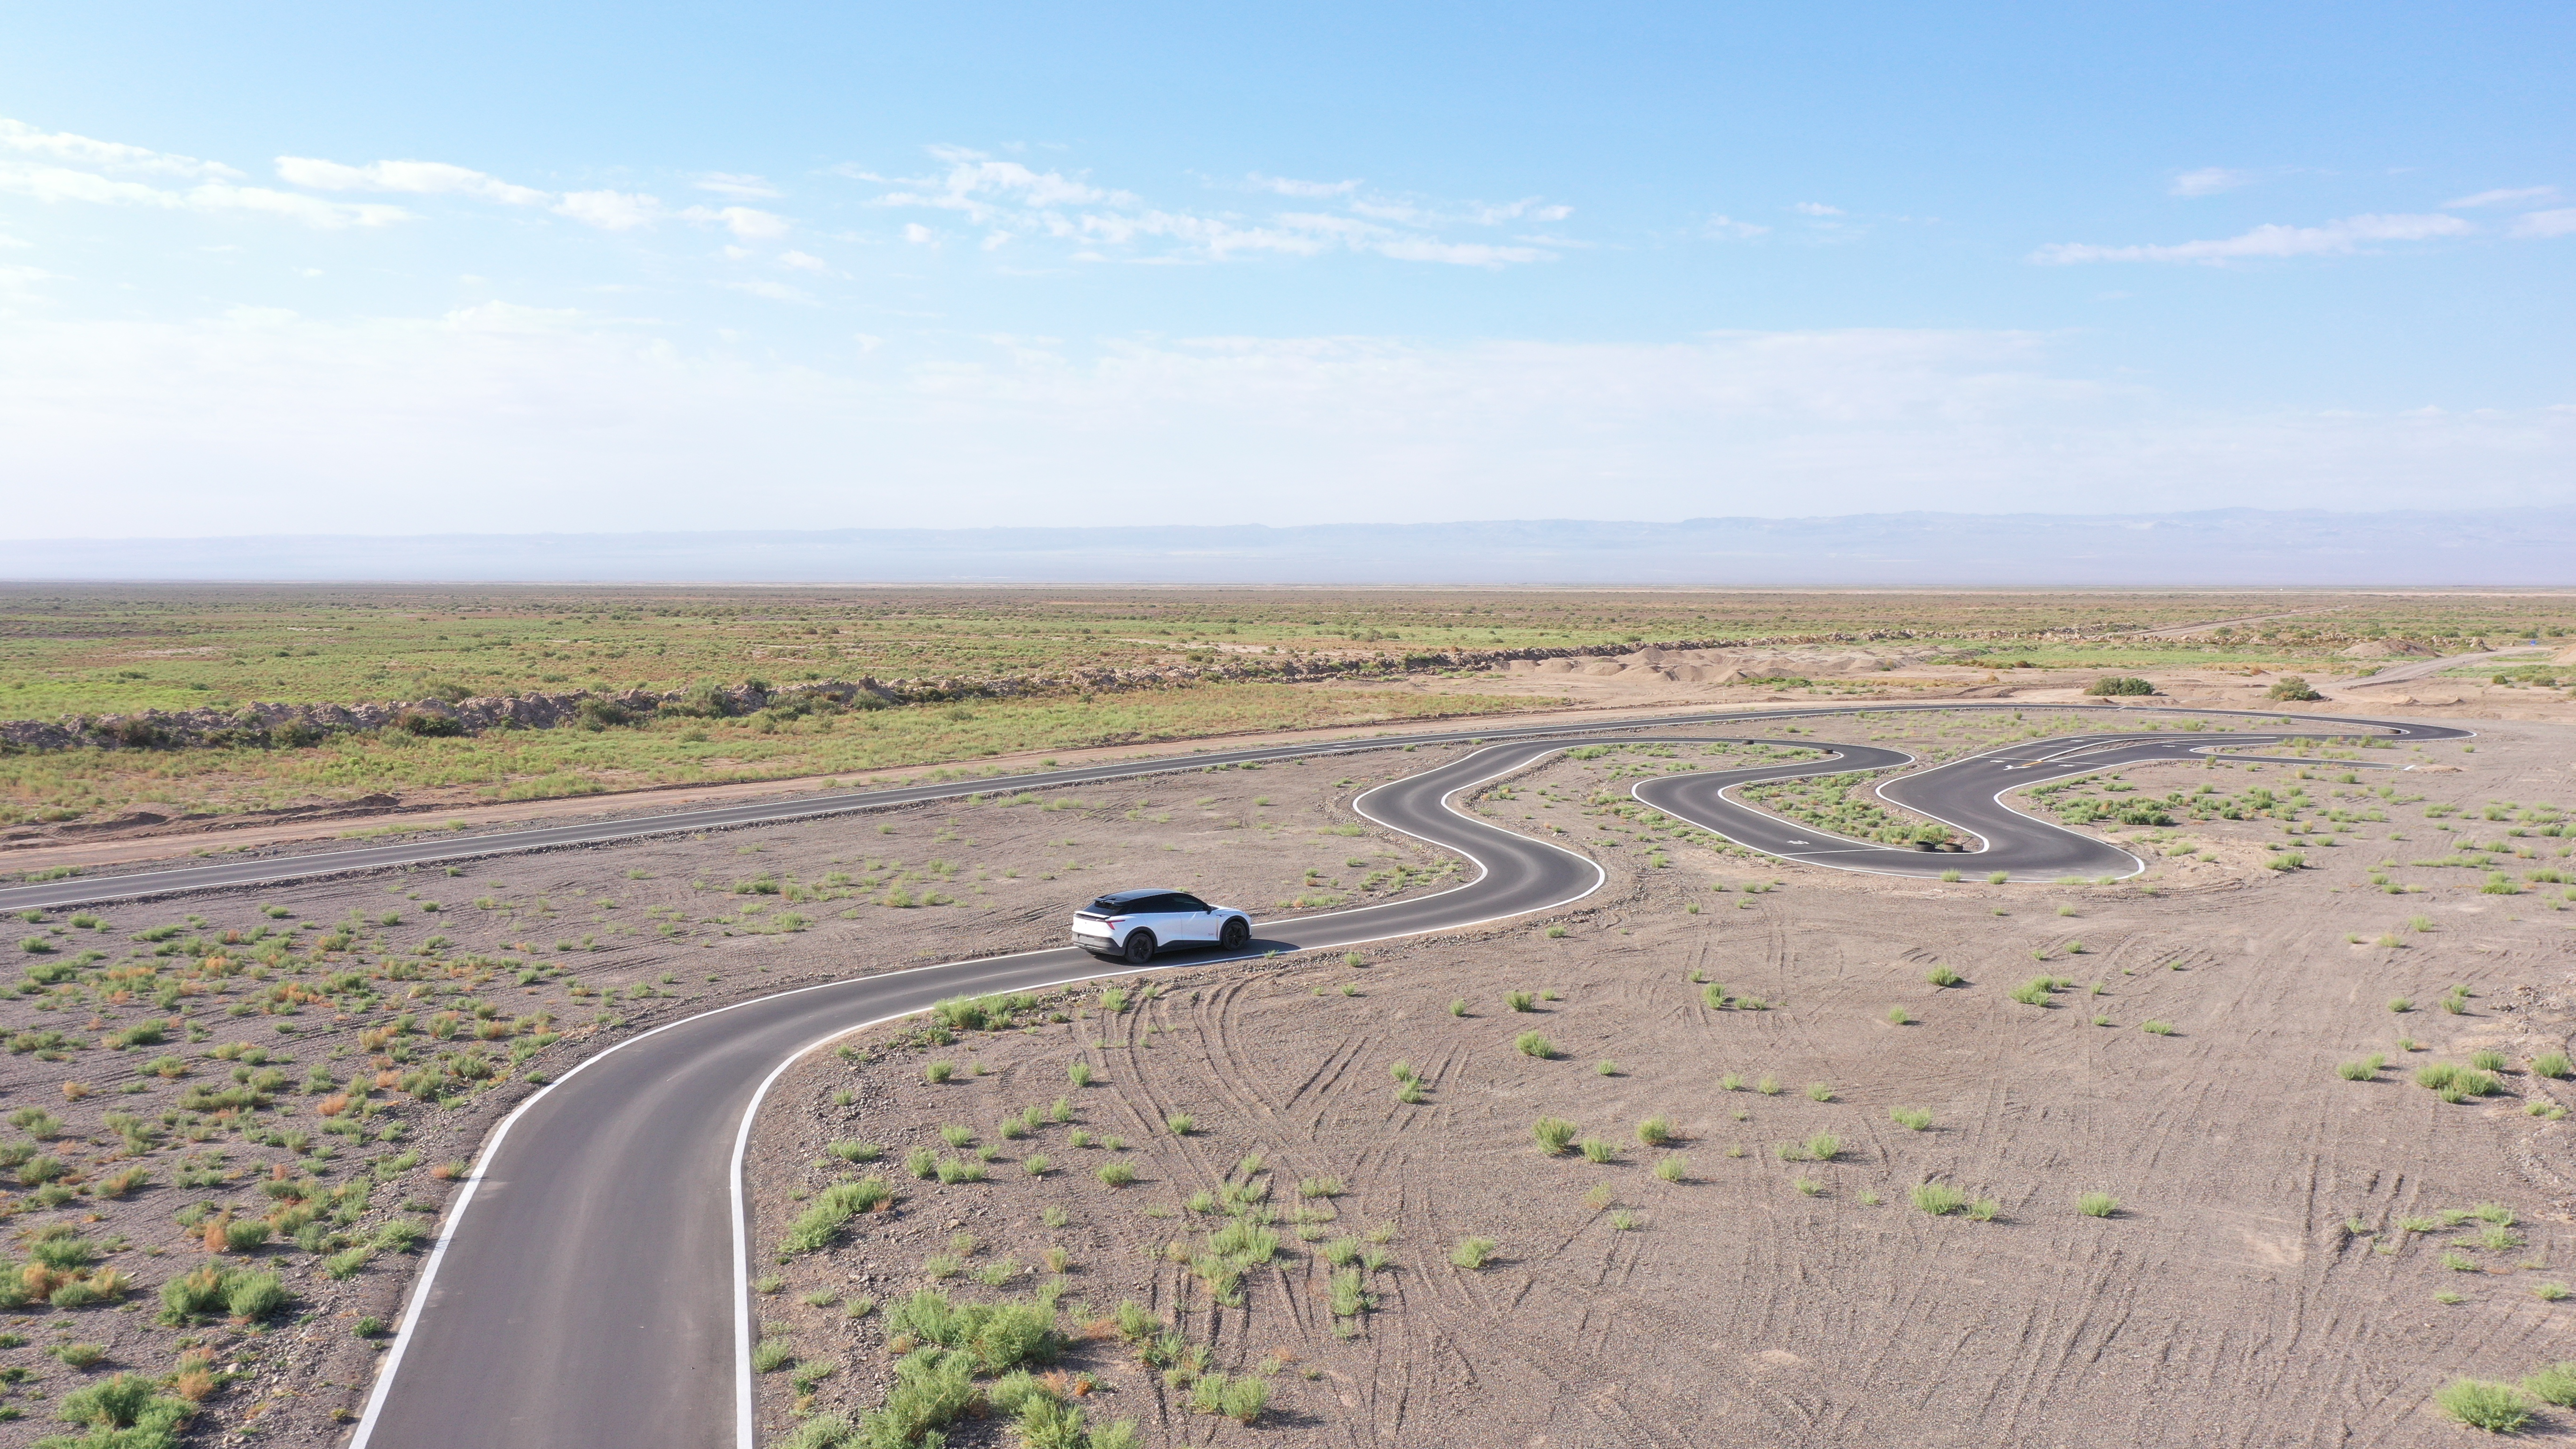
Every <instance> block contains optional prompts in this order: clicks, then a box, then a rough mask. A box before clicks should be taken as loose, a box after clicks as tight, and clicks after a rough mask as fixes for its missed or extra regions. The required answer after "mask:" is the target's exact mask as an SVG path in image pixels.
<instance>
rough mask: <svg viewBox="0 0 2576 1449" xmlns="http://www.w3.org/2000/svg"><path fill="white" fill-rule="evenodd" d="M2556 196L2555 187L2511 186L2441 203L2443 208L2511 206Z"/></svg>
mask: <svg viewBox="0 0 2576 1449" xmlns="http://www.w3.org/2000/svg"><path fill="white" fill-rule="evenodd" d="M2557 194H2558V188H2557V187H2555V186H2511V187H2506V188H2503V189H2501V190H2497V191H2481V192H2478V193H2477V194H2476V195H2474V196H2461V197H2454V198H2453V199H2451V200H2449V201H2445V202H2443V203H2442V205H2444V206H2445V207H2470V206H2512V205H2515V204H2517V203H2520V202H2525V201H2546V200H2548V199H2549V198H2550V197H2553V196H2556V195H2557Z"/></svg>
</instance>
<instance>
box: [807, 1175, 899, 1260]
mask: <svg viewBox="0 0 2576 1449" xmlns="http://www.w3.org/2000/svg"><path fill="white" fill-rule="evenodd" d="M893 1198H894V1185H893V1184H892V1183H889V1182H887V1181H886V1180H885V1179H884V1178H882V1177H879V1176H877V1175H876V1174H874V1173H870V1174H869V1175H868V1176H866V1177H863V1178H861V1179H859V1180H858V1181H856V1182H836V1183H833V1184H832V1185H831V1186H829V1187H826V1188H824V1189H823V1191H822V1194H821V1195H820V1196H819V1197H817V1198H816V1199H815V1200H814V1205H813V1206H811V1207H809V1208H807V1209H806V1210H805V1211H804V1212H802V1213H800V1214H798V1215H797V1218H796V1221H795V1222H793V1223H791V1224H789V1225H788V1229H787V1236H786V1238H785V1239H784V1240H783V1241H781V1242H780V1244H779V1248H780V1250H781V1251H782V1252H789V1253H811V1252H814V1251H815V1250H817V1249H819V1248H823V1247H826V1246H828V1245H830V1243H831V1242H832V1240H833V1239H834V1238H836V1237H839V1236H840V1232H841V1229H842V1228H843V1227H844V1226H846V1225H847V1224H848V1223H849V1221H850V1219H851V1218H852V1217H855V1216H856V1215H858V1214H860V1213H863V1212H873V1211H875V1210H876V1209H877V1208H879V1207H882V1206H884V1205H885V1204H886V1203H888V1202H890V1201H892V1200H893Z"/></svg>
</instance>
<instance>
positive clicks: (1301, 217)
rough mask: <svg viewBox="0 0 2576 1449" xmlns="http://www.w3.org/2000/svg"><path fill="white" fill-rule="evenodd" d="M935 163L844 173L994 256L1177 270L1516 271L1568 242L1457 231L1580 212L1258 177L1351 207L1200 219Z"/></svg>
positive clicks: (1056, 180)
mask: <svg viewBox="0 0 2576 1449" xmlns="http://www.w3.org/2000/svg"><path fill="white" fill-rule="evenodd" d="M931 154H932V155H933V156H934V157H936V158H937V159H939V160H941V161H943V162H946V163H947V169H946V170H945V171H944V172H943V173H941V174H940V175H937V176H931V177H917V178H910V179H896V180H887V179H885V178H881V177H879V176H877V175H876V174H875V173H873V172H868V171H862V170H859V169H857V168H855V167H851V166H841V167H835V168H833V169H834V170H835V171H836V172H837V173H838V174H840V175H843V176H848V177H850V178H852V179H854V180H861V181H870V182H875V183H877V184H880V185H886V186H890V187H892V188H894V189H892V190H888V191H886V192H883V193H881V194H880V195H878V196H877V197H876V198H875V202H876V204H877V205H880V206H885V207H893V208H904V207H930V208H937V209H940V210H944V211H951V212H955V213H958V214H959V215H961V216H962V217H964V218H965V219H966V220H967V221H968V222H970V223H972V224H974V225H975V226H977V227H978V228H980V229H982V231H983V232H984V236H983V240H982V247H983V249H984V250H985V251H988V252H990V251H994V250H996V249H999V248H1000V247H1002V246H1004V245H1006V244H1008V243H1010V242H1012V241H1015V240H1023V239H1037V238H1045V239H1048V240H1053V241H1056V242H1059V243H1063V244H1065V245H1066V246H1067V247H1068V248H1069V249H1070V250H1069V251H1067V252H1066V253H1064V254H1063V255H1064V258H1065V259H1066V260H1070V261H1078V262H1094V263H1097V262H1106V261H1114V260H1126V261H1131V262H1147V263H1161V264H1173V263H1185V262H1196V261H1225V260H1228V259H1232V258H1239V257H1250V256H1319V255H1322V254H1324V253H1326V252H1333V251H1343V252H1363V253H1369V254H1373V255H1377V256H1382V257H1387V258H1391V259H1394V260H1399V261H1418V262H1433V263H1445V264H1449V265H1457V266H1476V267H1497V266H1515V265H1522V264H1525V263H1529V262H1537V261H1545V260H1549V259H1551V258H1553V257H1554V256H1555V255H1556V253H1555V252H1554V251H1552V250H1550V248H1551V247H1552V246H1555V245H1559V243H1555V242H1552V241H1550V240H1548V239H1544V238H1533V237H1519V238H1515V241H1517V242H1518V243H1519V244H1518V245H1497V244H1494V243H1489V242H1465V241H1458V240H1456V239H1454V238H1451V237H1448V236H1444V235H1442V234H1441V233H1442V232H1443V231H1445V230H1448V229H1451V228H1454V227H1457V226H1500V225H1503V224H1504V223H1506V222H1513V221H1540V222H1554V221H1562V220H1564V219H1565V218H1566V217H1568V216H1571V215H1572V214H1573V211H1574V208H1572V207H1571V206H1567V205H1565V204H1563V203H1558V202H1548V201H1544V200H1543V199H1541V198H1538V197H1524V198H1522V199H1520V200H1518V201H1512V202H1505V203H1500V204H1493V203H1473V204H1469V205H1466V206H1464V207H1453V206H1434V205H1428V204H1425V203H1422V202H1418V201H1415V200H1410V199H1407V198H1402V197H1383V196H1372V195H1365V194H1362V192H1361V183H1359V182H1357V181H1333V182H1324V181H1300V180H1295V179H1293V178H1287V177H1276V176H1264V175H1262V174H1260V173H1259V172H1254V173H1251V174H1250V176H1249V178H1248V180H1247V182H1246V183H1245V185H1246V187H1247V188H1248V189H1251V190H1256V191H1263V192H1268V193H1271V194H1274V195H1278V196H1283V197H1291V198H1295V199H1297V200H1300V201H1307V202H1323V203H1332V202H1339V203H1340V204H1341V206H1342V208H1343V210H1342V211H1341V212H1332V211H1322V210H1309V211H1290V212H1279V213H1274V214H1272V215H1268V216H1245V215H1242V214H1239V213H1235V212H1199V211H1188V210H1182V209H1178V208H1171V207H1160V206H1151V205H1148V204H1146V203H1145V201H1144V200H1143V199H1142V198H1141V197H1138V196H1137V195H1135V194H1134V193H1132V192H1127V191H1120V190H1115V189H1112V188H1109V187H1104V186H1099V185H1095V184H1094V183H1093V182H1092V181H1091V180H1090V179H1089V178H1088V177H1087V176H1084V175H1081V174H1079V173H1076V174H1070V175H1068V174H1066V173H1064V172H1059V171H1036V170H1032V169H1030V168H1029V167H1026V166H1023V165H1021V164H1019V163H1018V162H1016V161H997V160H994V159H992V158H991V157H989V156H987V155H985V154H984V153H982V152H979V151H970V150H966V149H964V148H961V147H953V146H939V147H933V148H931ZM903 234H904V238H905V239H906V240H907V241H912V242H916V243H918V242H924V241H927V240H929V239H930V237H931V233H930V232H929V231H928V230H927V229H926V228H924V227H922V226H921V225H920V224H918V223H910V224H907V225H906V226H905V228H904V233H903ZM1562 245H1576V243H1571V242H1569V243H1562Z"/></svg>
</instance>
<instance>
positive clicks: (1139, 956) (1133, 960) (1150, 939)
mask: <svg viewBox="0 0 2576 1449" xmlns="http://www.w3.org/2000/svg"><path fill="white" fill-rule="evenodd" d="M1125 955H1126V957H1127V964H1128V965H1130V966H1142V965H1144V964H1145V963H1146V962H1148V961H1151V960H1153V959H1154V933H1153V932H1151V931H1129V932H1128V933H1127V949H1126V952H1125Z"/></svg>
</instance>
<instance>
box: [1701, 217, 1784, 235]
mask: <svg viewBox="0 0 2576 1449" xmlns="http://www.w3.org/2000/svg"><path fill="white" fill-rule="evenodd" d="M1770 230H1771V228H1769V227H1767V226H1764V225H1762V224H1761V223H1759V222H1751V221H1737V220H1736V219H1735V218H1734V217H1731V216H1728V215H1726V214H1725V213H1723V212H1721V213H1719V214H1717V215H1715V216H1712V217H1710V218H1709V219H1708V220H1707V221H1706V222H1705V223H1703V224H1702V225H1701V227H1700V235H1702V236H1707V237H1714V238H1716V239H1717V240H1719V241H1751V240H1753V239H1754V238H1755V237H1757V236H1764V235H1767V234H1769V232H1770Z"/></svg>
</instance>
